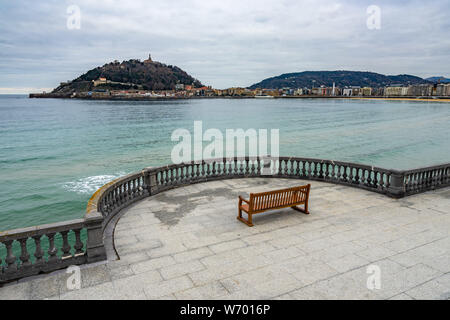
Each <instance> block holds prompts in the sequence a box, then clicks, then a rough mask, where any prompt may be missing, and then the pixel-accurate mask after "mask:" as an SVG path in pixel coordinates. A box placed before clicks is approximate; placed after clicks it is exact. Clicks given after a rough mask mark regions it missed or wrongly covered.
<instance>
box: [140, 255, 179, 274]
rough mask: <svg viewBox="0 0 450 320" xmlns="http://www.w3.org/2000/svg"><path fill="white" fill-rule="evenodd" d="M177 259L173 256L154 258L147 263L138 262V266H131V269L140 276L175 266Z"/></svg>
mask: <svg viewBox="0 0 450 320" xmlns="http://www.w3.org/2000/svg"><path fill="white" fill-rule="evenodd" d="M175 263H176V262H175V259H174V258H172V257H171V256H165V257H160V258H153V259H149V260H147V261H143V262H138V263H136V264H132V265H131V269H132V270H133V272H134V273H135V274H139V273H142V272H146V271H150V270H155V269H159V268H162V267H165V266H170V265H173V264H175Z"/></svg>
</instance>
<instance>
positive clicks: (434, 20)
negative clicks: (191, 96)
mask: <svg viewBox="0 0 450 320" xmlns="http://www.w3.org/2000/svg"><path fill="white" fill-rule="evenodd" d="M71 5H76V6H78V7H79V9H80V12H81V20H80V21H81V25H80V29H69V28H68V27H67V19H68V17H69V16H70V15H69V14H68V13H67V9H68V7H69V6H71ZM370 5H377V6H378V7H379V8H380V9H381V25H380V29H372V30H371V29H369V28H368V27H367V20H368V18H369V14H368V13H367V8H368V7H369V6H370ZM71 21H72V20H71ZM371 21H372V20H371ZM449 31H450V0H431V1H428V0H427V1H423V0H421V1H408V0H400V1H385V0H380V1H378V0H372V1H364V0H363V1H361V0H342V1H334V0H321V1H313V0H273V1H272V0H255V1H253V0H251V1H247V0H222V1H213V0H201V1H195V0H194V1H192V0H191V1H187V0H186V1H184V0H180V1H176V0H172V1H170V0H164V1H163V0H158V1H156V0H128V1H116V0H96V1H92V0H70V1H67V0H40V1H35V0H33V1H31V0H30V1H24V0H0V93H10V92H29V91H40V90H45V89H47V88H54V87H56V86H57V85H58V84H59V82H61V81H66V80H69V79H73V78H75V77H77V76H78V75H80V74H82V73H84V72H85V71H87V70H89V69H92V68H94V67H96V66H99V65H103V64H105V63H107V62H110V61H113V60H116V59H117V60H120V61H122V60H128V59H132V58H138V59H142V60H143V59H145V58H146V57H147V56H148V53H149V52H151V54H152V57H153V59H154V60H157V61H160V62H164V63H166V64H173V65H177V66H179V67H181V68H182V69H184V70H185V71H187V72H188V73H189V74H191V75H192V76H194V77H195V78H198V79H199V80H200V81H202V82H203V83H204V84H207V85H212V86H213V87H216V88H226V87H231V86H249V85H251V84H253V83H255V82H258V81H260V80H262V79H264V78H267V77H271V76H276V75H279V74H282V73H287V72H299V71H306V70H343V69H345V70H361V71H374V72H379V73H384V74H402V73H408V74H414V75H418V76H422V77H428V76H435V75H436V76H441V75H443V76H450V36H449V35H450V32H449Z"/></svg>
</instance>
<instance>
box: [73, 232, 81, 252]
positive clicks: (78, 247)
mask: <svg viewBox="0 0 450 320" xmlns="http://www.w3.org/2000/svg"><path fill="white" fill-rule="evenodd" d="M73 232H75V245H74V246H73V247H74V248H75V256H77V255H79V254H82V253H83V242H82V241H81V229H75V230H73Z"/></svg>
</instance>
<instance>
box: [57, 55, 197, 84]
mask: <svg viewBox="0 0 450 320" xmlns="http://www.w3.org/2000/svg"><path fill="white" fill-rule="evenodd" d="M100 78H106V80H107V82H106V83H100V84H97V86H95V88H96V89H115V90H120V89H143V90H171V89H174V88H175V85H176V84H177V83H181V84H185V85H193V86H194V87H202V86H203V85H202V84H201V82H200V81H198V80H197V79H194V78H193V77H192V76H190V75H189V74H187V73H186V72H185V71H183V70H182V69H180V68H178V67H176V66H171V65H165V64H163V63H160V62H156V61H152V60H151V58H150V57H149V59H147V60H145V61H140V60H137V59H132V60H128V61H123V62H119V61H114V62H111V63H108V64H105V65H104V66H102V67H97V68H95V69H92V70H89V71H88V72H86V73H85V74H83V75H81V76H79V77H78V78H76V79H75V80H73V81H69V82H67V83H61V85H60V86H59V87H57V88H56V89H55V90H53V93H71V92H81V91H90V90H92V89H94V84H93V81H95V80H98V79H100Z"/></svg>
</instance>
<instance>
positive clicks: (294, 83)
mask: <svg viewBox="0 0 450 320" xmlns="http://www.w3.org/2000/svg"><path fill="white" fill-rule="evenodd" d="M333 82H334V83H335V84H336V86H338V87H345V86H361V87H384V86H386V85H393V84H402V85H408V84H422V83H428V81H426V80H424V79H422V78H419V77H416V76H411V75H407V74H402V75H397V76H386V75H383V74H379V73H374V72H363V71H305V72H296V73H285V74H282V75H280V76H277V77H272V78H268V79H265V80H263V81H261V82H258V83H255V84H254V85H252V86H250V87H249V89H256V88H264V89H281V88H304V87H311V86H312V85H314V86H315V87H318V86H321V85H324V86H327V87H331V86H332V85H333Z"/></svg>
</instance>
